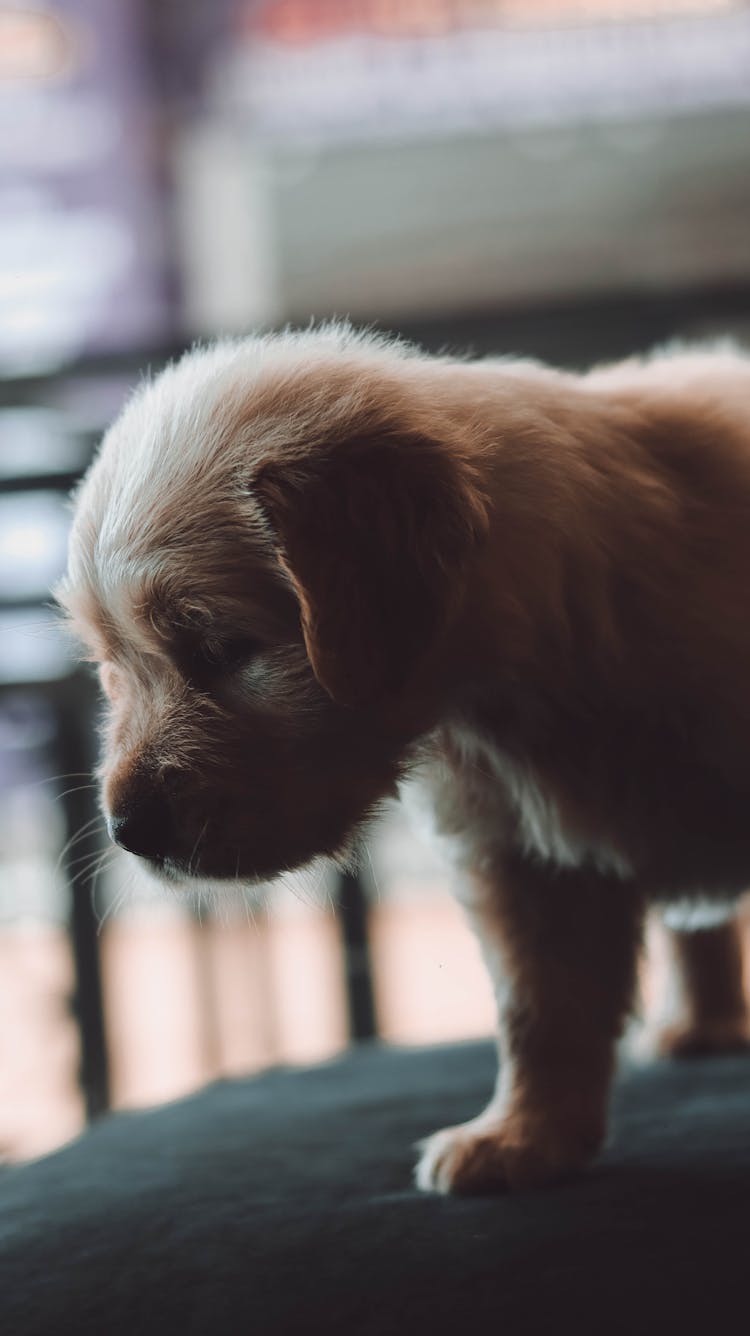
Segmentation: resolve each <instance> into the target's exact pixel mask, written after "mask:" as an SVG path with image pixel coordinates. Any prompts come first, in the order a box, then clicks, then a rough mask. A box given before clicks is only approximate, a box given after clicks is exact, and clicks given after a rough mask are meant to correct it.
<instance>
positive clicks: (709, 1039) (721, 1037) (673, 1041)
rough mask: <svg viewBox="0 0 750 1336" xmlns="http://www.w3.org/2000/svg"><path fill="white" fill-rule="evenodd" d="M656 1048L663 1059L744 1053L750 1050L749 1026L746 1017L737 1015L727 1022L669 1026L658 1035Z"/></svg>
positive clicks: (655, 1043)
mask: <svg viewBox="0 0 750 1336" xmlns="http://www.w3.org/2000/svg"><path fill="white" fill-rule="evenodd" d="M654 1048H655V1050H656V1053H657V1054H658V1056H659V1057H663V1058H698V1057H708V1056H709V1055H710V1054H712V1053H742V1052H745V1051H746V1050H747V1049H748V1048H750V1023H749V1022H748V1018H747V1017H746V1016H736V1017H730V1018H729V1019H727V1020H716V1021H703V1022H701V1023H697V1022H696V1023H693V1024H691V1023H689V1022H688V1023H686V1024H684V1025H668V1026H665V1027H664V1028H663V1029H661V1030H659V1031H658V1032H657V1034H656V1037H655V1042H654Z"/></svg>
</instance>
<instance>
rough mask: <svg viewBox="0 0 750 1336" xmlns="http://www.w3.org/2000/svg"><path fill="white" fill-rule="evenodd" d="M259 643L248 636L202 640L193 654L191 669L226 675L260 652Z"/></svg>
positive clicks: (204, 672)
mask: <svg viewBox="0 0 750 1336" xmlns="http://www.w3.org/2000/svg"><path fill="white" fill-rule="evenodd" d="M260 649H261V645H260V643H259V641H257V640H254V639H252V637H250V636H236V637H235V638H234V639H232V640H203V641H201V643H200V644H199V645H198V646H197V647H196V649H195V650H194V652H193V667H194V668H195V669H197V670H199V671H202V672H203V674H204V675H205V674H206V673H227V672H232V671H233V670H234V669H236V668H240V667H241V666H242V664H244V663H247V661H248V659H252V658H254V657H255V655H256V654H258V653H259V652H260Z"/></svg>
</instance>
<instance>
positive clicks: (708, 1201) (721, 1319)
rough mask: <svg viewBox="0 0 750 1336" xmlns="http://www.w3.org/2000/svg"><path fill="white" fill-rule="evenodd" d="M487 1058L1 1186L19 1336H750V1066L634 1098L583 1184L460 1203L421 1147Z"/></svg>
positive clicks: (8, 1282) (473, 1084) (40, 1168)
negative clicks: (436, 1188) (425, 1166)
mask: <svg viewBox="0 0 750 1336" xmlns="http://www.w3.org/2000/svg"><path fill="white" fill-rule="evenodd" d="M493 1074H494V1056H493V1054H492V1052H491V1050H490V1048H489V1047H488V1046H473V1045H472V1046H465V1047H464V1046H462V1047H459V1048H449V1049H433V1050H427V1051H418V1052H410V1051H388V1050H381V1049H373V1050H369V1051H368V1050H359V1051H356V1052H354V1053H352V1054H351V1055H350V1056H348V1057H346V1058H345V1059H344V1060H342V1061H340V1062H336V1063H334V1064H331V1065H330V1066H326V1067H322V1068H319V1069H315V1070H310V1071H303V1072H286V1071H277V1072H271V1073H268V1074H267V1075H263V1076H261V1077H259V1078H256V1079H254V1080H245V1081H238V1082H227V1083H221V1084H219V1085H216V1086H213V1087H211V1088H209V1089H207V1090H205V1091H204V1092H202V1093H201V1094H199V1095H197V1096H195V1097H193V1098H190V1099H187V1100H184V1101H182V1102H181V1103H179V1104H174V1105H171V1106H168V1107H166V1108H160V1109H157V1110H155V1111H153V1112H148V1113H137V1114H129V1115H128V1114H121V1115H117V1116H113V1117H110V1118H107V1119H105V1120H104V1121H102V1122H101V1123H99V1124H98V1125H97V1126H95V1127H94V1128H93V1130H91V1131H90V1132H88V1133H87V1134H86V1135H85V1136H84V1137H83V1138H81V1140H79V1141H77V1142H76V1143H75V1144H73V1145H71V1146H69V1147H68V1148H67V1149H65V1150H63V1151H60V1152H59V1153H57V1154H55V1155H52V1156H50V1157H48V1158H47V1159H45V1160H42V1161H39V1162H38V1163H36V1164H32V1165H28V1166H22V1167H16V1168H7V1169H5V1170H4V1171H3V1172H2V1174H0V1332H2V1333H4V1336H31V1333H34V1336H53V1334H54V1336H64V1333H68V1332H70V1333H77V1334H80V1336H85V1334H87V1333H95V1334H96V1336H120V1333H122V1334H123V1336H124V1334H125V1333H128V1336H151V1333H154V1334H155V1333H159V1336H166V1334H167V1333H172V1332H175V1333H180V1336H183V1334H184V1336H193V1334H195V1336H199V1334H200V1336H203V1333H206V1336H245V1333H256V1332H257V1333H259V1336H260V1334H261V1333H262V1334H263V1336H275V1334H276V1333H282V1332H284V1333H287V1332H289V1333H292V1332H294V1333H298V1332H299V1333H306V1332H309V1333H317V1332H321V1333H326V1336H336V1334H337V1333H347V1336H369V1334H370V1333H372V1336H375V1333H377V1336H388V1333H391V1332H399V1333H400V1332H407V1333H414V1334H415V1336H416V1334H417V1333H423V1332H424V1333H429V1336H434V1334H435V1333H442V1332H452V1333H456V1334H457V1336H466V1334H467V1333H468V1332H470V1331H474V1330H476V1332H477V1333H482V1336H484V1333H495V1332H497V1333H498V1336H520V1334H521V1333H540V1334H541V1333H545V1334H546V1333H559V1334H560V1336H562V1334H563V1333H566V1332H571V1333H575V1336H583V1334H584V1333H591V1336H594V1334H595V1336H611V1334H614V1333H623V1336H624V1334H625V1333H627V1336H641V1334H642V1333H650V1332H654V1333H657V1332H658V1333H659V1336H671V1333H673V1332H680V1333H685V1332H698V1331H705V1332H706V1333H707V1336H719V1333H723V1332H725V1331H734V1330H735V1329H737V1330H742V1329H744V1328H745V1327H746V1326H747V1325H748V1323H749V1322H750V1284H749V1283H748V1276H749V1275H750V1270H749V1266H748V1232H749V1230H750V1059H741V1058H737V1059H729V1058H726V1059H715V1060H713V1061H709V1062H694V1063H691V1064H685V1065H677V1064H672V1065H669V1064H662V1065H658V1066H653V1067H650V1068H646V1069H642V1070H635V1071H632V1072H630V1073H629V1074H623V1075H622V1076H621V1079H620V1082H619V1085H618V1089H617V1092H616V1096H615V1100H614V1116H613V1128H612V1136H611V1139H610V1144H609V1147H608V1149H607V1150H606V1152H605V1154H604V1155H603V1156H602V1157H601V1159H600V1160H599V1161H598V1163H597V1165H596V1166H595V1167H594V1168H593V1169H592V1170H591V1171H590V1172H589V1173H588V1174H587V1175H586V1176H585V1177H582V1178H580V1179H578V1180H577V1181H575V1182H570V1183H567V1184H564V1185H558V1186H557V1187H554V1188H548V1189H546V1190H537V1191H535V1192H529V1193H525V1194H522V1195H518V1196H506V1197H500V1198H495V1199H479V1200H470V1199H450V1198H439V1197H430V1196H423V1195H421V1194H420V1193H418V1192H416V1191H415V1190H414V1189H413V1188H412V1186H411V1171H412V1165H413V1161H414V1154H413V1151H412V1148H411V1147H412V1143H413V1142H414V1141H416V1140H417V1139H418V1138H419V1137H422V1136H424V1135H425V1134H426V1133H428V1132H430V1131H433V1130H435V1129H436V1128H437V1127H439V1126H441V1125H444V1124H447V1123H450V1122H454V1121H459V1120H461V1119H463V1118H465V1117H467V1116H470V1115H472V1114H474V1113H476V1112H477V1111H478V1110H479V1108H480V1106H481V1104H482V1102H483V1100H484V1099H485V1098H486V1096H487V1095H488V1094H489V1091H490V1088H491V1084H492V1079H493Z"/></svg>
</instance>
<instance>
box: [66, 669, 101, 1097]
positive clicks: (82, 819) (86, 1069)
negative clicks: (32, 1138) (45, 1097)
mask: <svg viewBox="0 0 750 1336" xmlns="http://www.w3.org/2000/svg"><path fill="white" fill-rule="evenodd" d="M58 720H59V724H58V729H59V732H58V753H59V757H60V769H61V772H62V773H63V774H71V775H79V774H82V778H81V779H80V781H74V782H73V783H72V785H71V789H72V791H71V792H69V793H67V794H66V795H65V796H64V797H63V799H62V801H63V803H64V809H65V816H66V825H67V839H68V840H70V838H71V836H73V835H75V834H76V833H78V832H79V831H82V830H83V828H84V826H86V823H87V822H91V823H92V824H91V826H90V827H89V828H88V833H87V834H86V835H85V836H83V837H82V838H81V840H79V841H78V842H76V843H75V844H74V845H73V847H72V848H71V849H69V850H68V852H67V853H66V855H65V857H64V859H63V864H64V868H65V872H66V875H67V878H68V883H69V885H70V891H71V918H70V936H71V945H72V948H73V961H74V966H75V993H74V996H73V1010H74V1013H75V1017H76V1021H77V1023H78V1030H79V1034H80V1041H81V1066H80V1083H81V1088H82V1090H83V1095H84V1099H85V1102H86V1113H87V1116H88V1117H89V1119H91V1118H95V1117H96V1116H97V1114H100V1113H103V1112H104V1111H105V1110H106V1109H107V1108H108V1107H109V1063H108V1055H107V1042H106V1033H105V1028H104V1006H103V999H102V981H101V968H100V959H99V936H98V922H97V916H96V911H95V906H94V895H93V891H92V888H91V882H90V873H89V871H88V870H87V868H88V864H89V862H90V860H89V859H88V858H85V857H83V856H84V855H86V854H90V855H91V857H92V858H93V857H94V856H95V855H96V853H97V852H98V851H100V850H103V848H104V842H103V831H102V825H101V822H100V821H97V820H96V819H95V818H97V817H98V815H99V808H98V804H97V798H96V792H95V790H94V787H93V782H92V784H91V785H88V784H86V780H85V776H86V775H87V774H90V773H91V771H92V769H93V762H94V754H93V736H94V720H93V704H92V699H91V691H90V688H89V684H88V683H87V682H85V681H84V680H82V679H81V678H80V677H78V676H76V677H75V678H72V679H70V680H69V681H67V682H66V683H64V684H63V687H62V689H61V695H60V699H59V708H58ZM79 784H80V785H83V787H80V788H79V787H78V785H79ZM66 787H68V785H67V782H66ZM76 790H77V791H76ZM82 858H83V861H80V860H81V859H82Z"/></svg>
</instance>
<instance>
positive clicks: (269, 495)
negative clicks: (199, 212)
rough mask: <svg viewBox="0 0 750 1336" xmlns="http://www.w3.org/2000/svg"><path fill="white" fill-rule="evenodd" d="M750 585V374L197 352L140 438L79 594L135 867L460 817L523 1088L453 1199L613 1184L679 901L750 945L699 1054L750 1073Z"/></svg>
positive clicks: (325, 846) (72, 570)
mask: <svg viewBox="0 0 750 1336" xmlns="http://www.w3.org/2000/svg"><path fill="white" fill-rule="evenodd" d="M749 578H750V359H748V358H746V357H744V356H742V355H741V354H740V353H739V352H736V351H732V350H731V349H728V348H725V349H717V350H714V351H710V350H709V351H687V352H670V353H665V354H664V355H660V356H654V357H653V358H650V359H646V360H633V361H629V362H625V363H623V364H621V365H618V366H614V367H606V368H603V369H598V370H594V371H592V372H591V373H590V374H588V375H584V376H576V375H572V374H565V373H562V372H559V371H554V370H550V369H547V368H546V367H543V366H540V365H536V364H533V363H530V362H513V361H491V360H489V361H481V362H476V363H467V362H461V361H457V360H452V359H449V358H439V359H435V358H430V357H427V356H424V355H422V354H420V353H419V352H418V351H416V350H414V349H412V348H410V347H406V346H404V345H403V344H400V343H398V342H394V341H388V340H386V339H381V338H378V337H373V336H371V335H361V334H357V333H355V332H353V331H352V330H351V329H350V328H349V327H346V326H334V327H329V328H324V329H322V330H319V331H317V332H313V333H304V334H293V333H286V334H282V335H279V336H274V337H267V338H250V339H247V340H244V341H239V342H235V343H220V344H218V345H217V346H215V347H213V348H211V349H208V350H197V351H195V352H192V353H190V354H188V355H187V356H186V357H184V358H183V359H182V360H181V361H180V362H179V363H177V364H176V365H174V366H171V367H170V368H169V369H168V370H166V371H165V372H164V373H163V374H162V375H160V376H159V377H157V379H156V380H155V381H153V382H152V383H149V384H146V385H145V386H144V387H142V388H141V389H140V390H138V391H137V393H136V394H135V395H134V397H133V398H132V400H131V401H130V402H129V404H128V405H127V406H126V408H125V410H124V412H123V413H122V415H121V417H120V418H119V420H118V421H117V422H116V423H115V424H114V426H113V427H112V428H111V430H110V431H109V432H108V434H107V436H106V438H105V440H104V443H103V445H102V448H101V451H100V453H99V456H98V458H97V460H96V461H95V463H94V464H93V466H92V468H91V470H90V472H89V474H88V476H87V477H86V479H85V481H84V483H83V485H82V487H81V489H80V491H79V493H78V497H77V503H76V514H75V521H74V525H73V529H72V537H71V543H70V561H69V569H68V573H67V576H66V578H65V580H64V583H63V585H62V588H61V590H60V592H59V597H60V600H61V602H62V603H63V605H64V606H65V608H66V609H67V610H68V612H69V614H70V616H71V617H72V618H73V619H74V622H75V626H76V628H77V629H78V631H79V632H80V634H81V636H82V637H83V639H84V640H85V641H86V642H87V645H88V647H89V649H90V653H91V655H92V657H93V658H94V660H95V661H96V662H97V663H98V664H99V666H100V674H101V681H102V686H103V688H104V691H105V693H106V696H107V698H108V701H109V717H108V722H107V724H106V732H105V738H104V759H103V764H102V769H101V777H102V793H103V805H104V809H105V812H106V815H107V820H108V823H109V830H110V833H111V836H112V838H113V839H114V840H115V841H117V843H118V844H120V845H122V846H124V848H126V849H128V850H130V851H131V852H132V853H133V854H135V855H137V856H138V857H139V858H141V859H143V860H145V861H146V862H147V863H148V864H149V865H150V867H151V868H152V869H154V870H155V871H156V872H157V873H158V874H159V875H160V876H161V877H162V878H165V879H168V880H171V881H175V880H176V881H189V880H190V879H191V878H200V879H203V880H205V879H211V880H214V881H218V882H221V881H222V880H234V879H236V878H239V879H245V880H248V881H252V880H255V879H265V878H268V877H270V876H272V875H273V874H274V873H277V872H279V871H281V870H282V869H288V868H294V867H297V866H299V865H300V864H303V863H305V862H306V861H307V860H309V859H310V858H312V857H313V856H314V855H316V854H321V853H327V854H333V855H336V854H337V853H338V852H340V851H341V850H342V849H343V848H345V847H346V846H347V844H348V842H349V841H350V840H351V837H352V834H353V832H356V830H357V829H358V827H360V826H361V824H362V822H363V821H364V820H365V819H366V818H367V816H368V814H369V813H371V812H372V810H373V809H374V808H375V806H376V805H377V804H378V802H379V801H380V800H381V799H382V798H383V797H384V796H385V795H387V794H390V793H392V792H393V791H394V789H395V787H396V786H397V784H398V782H399V780H401V779H402V778H403V777H404V776H406V775H408V774H409V773H410V772H412V771H414V770H415V769H419V770H420V772H422V779H423V783H424V784H426V785H427V786H428V787H429V790H430V800H431V805H432V809H433V812H434V817H435V823H436V826H437V829H438V831H439V833H440V834H441V836H442V837H443V839H444V840H445V842H446V844H447V845H448V846H449V848H450V850H451V853H452V857H453V860H454V863H455V866H456V868H457V871H458V879H459V883H460V895H461V898H462V900H463V901H464V903H465V906H466V909H467V912H468V915H469V917H470V920H471V922H472V923H473V926H474V928H475V929H476V931H477V933H478V935H479V939H480V942H481V946H482V949H483V952H484V956H485V958H486V962H487V966H488V968H489V970H490V973H491V975H492V980H493V984H494V987H495V991H496V995H497V1005H498V1024H499V1047H500V1057H501V1062H500V1077H499V1082H498V1086H497V1090H496V1093H495V1095H494V1096H493V1099H492V1101H491V1103H490V1105H489V1107H488V1109H487V1110H486V1111H485V1112H484V1113H483V1114H481V1115H480V1117H479V1118H477V1119H476V1120H475V1121H473V1122H472V1123H469V1124H467V1125H465V1126H462V1127H456V1128H451V1129H448V1130H446V1131H443V1132H439V1133H437V1134H436V1135H435V1136H434V1137H432V1138H431V1139H430V1140H429V1141H428V1142H427V1143H426V1144H425V1146H424V1148H423V1153H422V1158H421V1161H420V1164H419V1166H418V1170H417V1181H418V1183H419V1185H420V1186H421V1187H423V1188H426V1189H438V1190H441V1191H449V1190H455V1191H464V1192H475V1191H487V1190H495V1189H502V1188H505V1187H507V1186H511V1187H514V1186H519V1185H526V1184H533V1183H539V1182H543V1181H545V1180H548V1179H551V1178H554V1177H556V1176H558V1175H561V1174H565V1173H568V1172H570V1171H571V1170H574V1169H576V1168H578V1167H579V1166H580V1165H582V1164H583V1163H584V1162H585V1161H586V1160H587V1159H588V1158H589V1157H590V1156H591V1155H592V1154H594V1153H595V1151H596V1150H597V1148H598V1147H599V1146H600V1144H601V1142H602V1139H603V1136H604V1133H605V1120H606V1105H607V1094H608V1088H609V1084H610V1079H611V1075H612V1069H613V1062H614V1050H615V1044H616V1040H617V1038H618V1036H619V1034H620V1032H621V1029H622V1026H623V1023H624V1019H625V1018H626V1015H627V1013H628V1008H629V1006H630V1003H631V999H632V995H633V989H634V978H635V971H636V961H637V955H638V948H639V943H640V938H641V930H642V923H643V917H644V913H645V911H646V908H647V906H648V905H649V904H653V903H663V904H670V905H671V906H672V912H673V913H674V914H677V919H676V922H677V924H678V927H679V925H680V923H686V922H687V919H686V918H685V915H686V914H688V913H692V914H693V916H695V912H696V910H695V906H696V905H697V906H698V910H699V913H702V914H703V924H704V927H705V925H706V924H707V923H709V922H713V923H714V924H715V925H718V926H714V927H713V929H712V930H711V931H704V932H703V933H698V934H696V936H695V937H693V938H692V939H691V938H688V937H686V936H685V935H684V934H680V933H678V934H677V937H676V939H675V940H676V942H677V944H678V945H677V948H676V949H677V955H678V964H680V965H681V969H682V976H683V984H684V986H685V988H686V990H687V1003H688V1023H687V1028H686V1029H683V1031H682V1032H680V1033H679V1034H677V1035H673V1036H672V1038H671V1039H670V1040H669V1043H670V1044H671V1046H672V1047H673V1048H675V1049H680V1048H690V1047H691V1046H692V1047H696V1046H697V1047H701V1046H702V1047H708V1048H711V1047H722V1046H731V1045H734V1044H736V1043H742V1042H745V1040H746V1038H747V1020H746V1014H745V1004H744V999H743V994H742V984H741V959H740V953H739V947H738V938H737V933H736V929H735V927H734V925H733V924H732V923H731V922H730V921H729V918H728V916H729V915H730V914H731V912H732V906H733V904H734V902H735V900H736V897H737V896H738V895H739V894H740V893H741V892H742V891H743V890H744V888H745V887H746V886H748V885H749V884H750V820H748V812H749V811H750V766H749V765H748V757H749V756H750V616H748V580H749ZM691 906H692V908H691ZM686 907H687V908H686ZM680 914H682V916H683V917H682V919H681V918H680V917H679V916H680ZM722 920H723V924H722Z"/></svg>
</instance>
